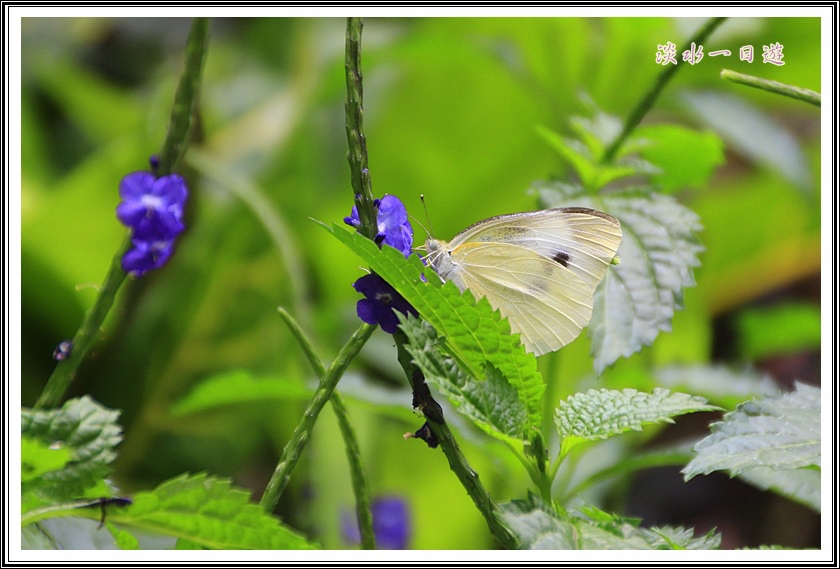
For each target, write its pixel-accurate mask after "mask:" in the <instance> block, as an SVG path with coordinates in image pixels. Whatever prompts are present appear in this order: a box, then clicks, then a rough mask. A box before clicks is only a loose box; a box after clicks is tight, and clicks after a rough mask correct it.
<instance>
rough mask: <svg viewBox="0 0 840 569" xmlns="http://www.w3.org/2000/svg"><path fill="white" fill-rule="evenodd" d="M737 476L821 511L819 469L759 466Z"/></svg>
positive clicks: (763, 488)
mask: <svg viewBox="0 0 840 569" xmlns="http://www.w3.org/2000/svg"><path fill="white" fill-rule="evenodd" d="M738 478H740V479H741V480H743V481H744V482H747V483H749V484H752V485H753V486H756V487H757V488H761V489H762V490H770V491H772V492H775V493H777V494H781V495H782V496H785V497H787V498H790V499H791V500H793V501H794V502H799V503H800V504H803V505H805V506H808V507H809V508H811V509H812V510H814V511H815V512H818V513H819V512H822V501H821V499H820V471H819V470H809V469H805V468H803V469H801V470H774V469H772V468H767V467H761V466H759V467H756V468H750V469H749V470H746V471H744V472H742V473H741V474H739V475H738Z"/></svg>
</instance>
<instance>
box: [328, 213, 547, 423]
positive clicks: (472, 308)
mask: <svg viewBox="0 0 840 569" xmlns="http://www.w3.org/2000/svg"><path fill="white" fill-rule="evenodd" d="M330 231H331V232H332V234H333V235H335V236H336V237H337V238H338V239H339V240H340V241H341V242H342V243H344V244H345V245H347V247H349V248H350V249H351V250H352V251H353V252H354V253H356V254H357V255H359V257H360V258H362V259H363V260H364V261H365V262H366V263H368V264H369V265H370V267H371V268H372V269H373V270H374V271H376V272H377V273H378V274H379V275H381V276H382V277H383V278H384V279H385V280H387V281H388V283H389V284H390V285H391V286H393V287H394V288H395V289H396V290H397V292H399V293H400V294H401V295H402V296H403V297H404V298H405V299H406V300H407V301H408V302H409V303H410V304H411V305H412V306H413V307H414V308H415V309H416V310H417V312H419V313H420V316H422V317H423V318H424V319H425V320H427V321H428V322H430V323H431V324H432V326H434V328H435V330H437V331H438V333H439V334H440V336H441V338H443V339H444V340H445V345H446V348H447V350H448V351H449V352H450V353H451V355H452V356H453V357H454V358H455V359H456V360H457V361H458V363H459V364H460V365H461V366H463V369H464V370H465V371H466V372H467V373H468V374H470V375H471V376H472V377H473V378H475V379H477V380H482V379H485V378H486V377H487V376H488V375H489V374H490V373H491V372H490V371H489V369H488V367H487V364H488V363H489V364H491V365H492V366H493V367H494V368H496V370H498V372H499V373H501V374H502V375H503V376H504V378H505V379H506V380H507V382H508V383H509V384H510V385H511V386H512V387H513V388H514V389H515V390H516V392H517V394H518V396H519V398H520V399H521V400H522V401H523V403H524V404H525V408H526V410H527V416H526V417H527V421H528V422H527V424H526V425H525V432H531V431H532V429H538V428H539V425H540V421H541V418H542V414H541V413H542V411H541V397H542V392H543V390H544V385H543V383H542V379H541V377H540V375H539V372H537V362H536V358H534V356H533V355H532V354H528V353H526V352H525V348H524V347H523V346H522V344H521V343H520V342H519V337H518V336H512V335H511V333H510V326H509V325H508V323H507V320H505V319H503V318H502V317H501V316H500V314H499V312H498V311H494V310H493V309H492V308H491V307H490V304H489V303H488V302H487V300H486V299H483V298H482V299H481V300H479V301H478V302H476V301H475V299H474V298H473V297H472V294H470V293H469V292H465V293H464V294H461V291H460V290H458V288H457V287H456V286H455V285H454V284H452V283H450V282H447V283H444V284H441V282H440V279H439V278H438V276H437V275H436V274H435V273H434V272H432V271H431V270H427V271H426V273H425V277H426V279H427V282H423V281H421V280H420V274H421V273H423V265H422V264H421V263H420V260H419V258H417V257H414V256H412V257H409V258H408V259H404V258H403V256H402V254H401V253H400V252H399V251H397V250H396V249H394V248H392V247H383V248H382V249H379V248H378V247H377V246H376V245H375V244H374V243H373V242H371V241H370V240H368V239H365V238H363V237H362V236H361V235H359V234H358V233H353V232H349V231H346V230H344V229H342V228H340V227H338V226H335V225H334V226H333V227H332V229H331V230H330Z"/></svg>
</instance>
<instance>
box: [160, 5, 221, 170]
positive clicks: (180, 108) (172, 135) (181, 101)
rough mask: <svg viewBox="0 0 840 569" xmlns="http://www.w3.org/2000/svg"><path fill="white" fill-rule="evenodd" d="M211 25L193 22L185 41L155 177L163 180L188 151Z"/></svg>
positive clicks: (203, 20) (204, 21) (200, 20)
mask: <svg viewBox="0 0 840 569" xmlns="http://www.w3.org/2000/svg"><path fill="white" fill-rule="evenodd" d="M209 28H210V24H209V21H208V19H207V18H195V19H193V22H192V27H191V28H190V35H189V37H188V38H187V47H186V50H185V54H184V70H183V72H182V73H181V79H180V80H179V81H178V88H177V89H176V91H175V102H174V103H173V105H172V113H171V115H170V117H169V128H168V129H167V131H166V140H165V141H164V143H163V148H162V149H161V151H160V165H159V168H158V174H159V175H160V176H166V175H167V174H171V173H172V172H174V171H175V170H176V169H177V167H178V164H179V162H180V161H181V158H183V156H184V153H185V152H186V151H187V145H188V142H189V134H190V127H191V125H192V122H193V121H192V118H193V115H194V114H195V113H196V110H197V109H198V98H199V88H200V87H201V73H202V70H203V69H204V60H205V59H206V56H207V46H208V41H209V39H208V38H209V33H208V31H209Z"/></svg>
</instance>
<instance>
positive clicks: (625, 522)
mask: <svg viewBox="0 0 840 569" xmlns="http://www.w3.org/2000/svg"><path fill="white" fill-rule="evenodd" d="M578 512H579V513H580V514H582V515H583V516H582V517H580V516H578V517H574V518H573V519H572V523H573V525H574V527H575V531H576V532H577V534H578V548H579V549H625V550H626V549H640V550H646V549H651V550H686V549H719V548H720V542H721V540H720V536H719V535H717V534H715V533H714V531H710V532H708V533H706V534H705V535H703V536H700V537H697V538H695V537H694V530H692V529H690V528H682V527H669V526H665V527H653V528H644V527H640V526H639V522H640V520H637V519H630V518H624V517H621V516H615V515H613V514H608V513H606V512H603V511H602V510H598V509H597V508H594V507H592V506H589V507H581V508H578Z"/></svg>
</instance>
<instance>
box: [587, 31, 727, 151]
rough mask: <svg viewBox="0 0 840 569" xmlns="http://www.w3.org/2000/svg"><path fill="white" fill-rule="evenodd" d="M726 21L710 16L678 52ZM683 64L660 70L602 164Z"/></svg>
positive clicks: (620, 143) (701, 38) (686, 48)
mask: <svg viewBox="0 0 840 569" xmlns="http://www.w3.org/2000/svg"><path fill="white" fill-rule="evenodd" d="M725 21H726V18H711V19H709V21H707V22H706V23H705V24H704V25H703V26H701V27H700V29H699V30H697V32H696V33H695V34H694V36H692V37H691V38H690V39H689V40H688V41H686V43H685V45H684V46H683V47H682V49H680V50H679V52H678V53H682V52H683V51H686V50H688V49H690V48H691V44H692V42H693V43H695V44H700V43H703V41H704V40H705V39H706V38H707V37H709V35H710V34H711V33H712V32H713V31H715V30H716V29H717V27H718V26H720V25H721V24H722V23H723V22H725ZM682 67H684V66H682V65H666V66H665V67H664V68H663V69H662V72H661V73H660V74H659V77H657V79H656V83H654V84H653V87H652V88H651V89H650V91H648V92H647V93H646V94H645V96H644V97H642V100H641V101H639V103H638V104H637V105H636V107H635V108H634V109H633V111H632V112H631V113H630V115H629V116H628V117H627V119H626V120H625V121H624V129H623V130H622V131H621V134H619V135H618V138H616V139H615V140H614V141H613V142H612V144H610V146H609V147H608V148H607V149H606V150H605V151H604V155H603V156H602V157H601V163H602V164H608V163H610V162H612V161H613V160H614V159H615V157H616V155H617V154H618V150H619V149H620V148H621V146H622V145H623V144H624V142H625V141H626V140H627V138H628V137H629V136H630V133H632V132H633V130H635V128H636V127H637V126H639V123H640V122H642V119H643V118H644V117H645V115H646V114H647V112H648V111H649V110H650V109H651V108H653V105H654V103H656V99H658V98H659V94H660V93H661V92H662V90H663V89H664V88H665V86H666V85H667V84H668V83H669V82H670V81H671V79H672V78H673V76H674V74H675V73H676V72H677V71H678V70H679V69H680V68H682Z"/></svg>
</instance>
